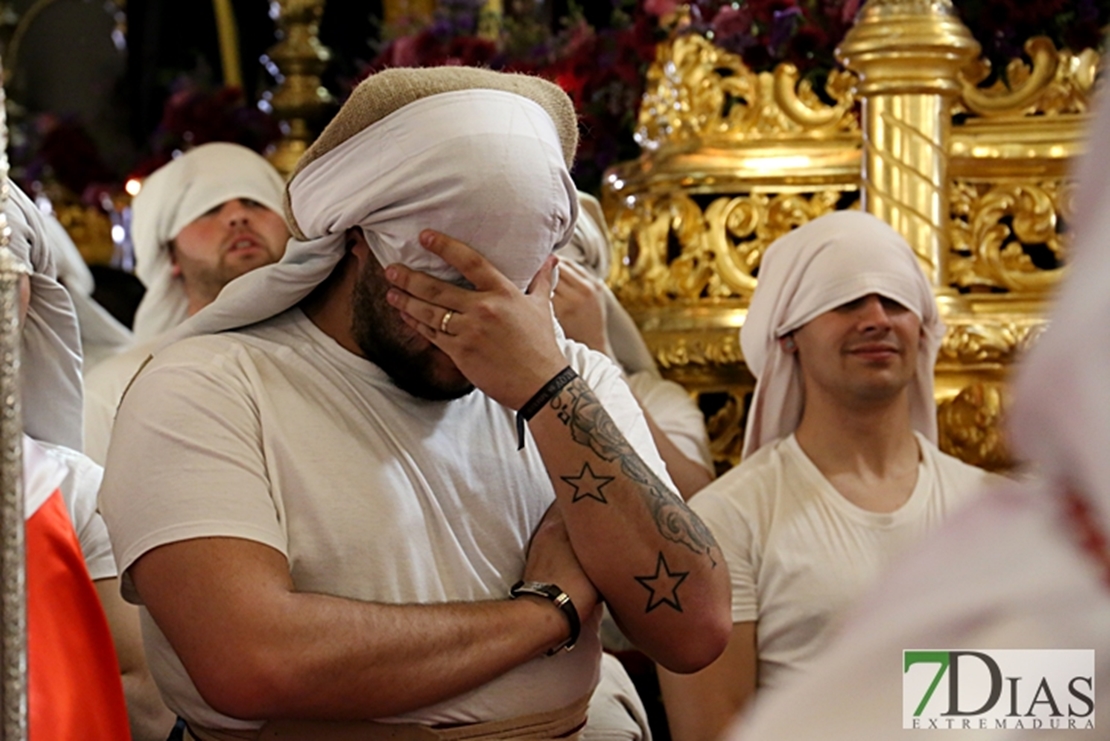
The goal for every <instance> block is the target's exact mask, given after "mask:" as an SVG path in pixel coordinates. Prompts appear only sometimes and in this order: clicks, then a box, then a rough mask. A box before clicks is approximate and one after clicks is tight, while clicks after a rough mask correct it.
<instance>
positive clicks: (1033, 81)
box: [956, 36, 1099, 117]
mask: <svg viewBox="0 0 1110 741" xmlns="http://www.w3.org/2000/svg"><path fill="white" fill-rule="evenodd" d="M1025 53H1026V55H1027V56H1028V57H1029V61H1028V62H1026V61H1025V60H1024V59H1020V58H1019V59H1013V60H1011V61H1010V63H1009V65H1007V67H1006V75H1005V77H1006V82H1003V81H1002V80H997V81H995V83H994V84H993V85H991V86H990V87H989V88H980V87H978V85H979V84H980V83H981V82H982V81H983V80H985V79H986V78H987V76H988V75H989V74H990V71H991V70H990V64H989V63H988V62H987V61H986V60H985V59H982V58H980V59H977V60H975V61H974V62H972V63H971V64H970V65H968V66H967V67H966V68H965V69H964V70H963V72H962V74H961V76H960V87H961V97H962V102H961V104H960V105H958V106H957V108H956V110H957V112H964V111H968V112H971V113H974V114H977V115H980V116H984V117H997V116H1022V115H1033V114H1044V115H1059V114H1069V113H1085V112H1086V111H1087V101H1088V97H1089V96H1090V93H1091V89H1092V88H1093V87H1094V83H1095V77H1096V74H1097V71H1098V62H1099V57H1098V53H1097V52H1095V51H1094V50H1093V49H1086V50H1084V51H1083V52H1081V53H1080V54H1073V53H1072V52H1070V51H1067V50H1062V51H1061V50H1057V49H1056V46H1055V45H1054V44H1053V43H1052V41H1051V40H1050V39H1048V38H1047V37H1044V36H1036V37H1034V38H1031V39H1029V40H1028V41H1026V42H1025ZM1007 83H1008V84H1007Z"/></svg>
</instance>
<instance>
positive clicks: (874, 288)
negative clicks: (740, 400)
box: [740, 211, 944, 457]
mask: <svg viewBox="0 0 1110 741" xmlns="http://www.w3.org/2000/svg"><path fill="white" fill-rule="evenodd" d="M872 293H877V294H879V295H880V296H885V297H887V298H890V299H893V300H895V301H897V302H898V303H900V304H902V305H903V306H905V307H906V308H908V309H909V310H910V311H912V312H913V313H914V314H916V315H917V317H918V319H920V320H921V329H922V339H921V348H920V350H919V352H918V357H917V374H916V376H915V378H914V381H913V383H912V385H911V387H910V418H911V421H912V423H913V426H914V429H916V430H918V431H919V432H921V433H922V434H923V435H925V436H926V437H927V438H929V439H930V440H932V441H933V442H936V439H937V421H936V402H935V400H934V398H933V365H934V364H935V362H936V357H937V350H938V348H939V347H940V341H941V338H942V337H943V336H944V324H943V323H942V322H941V319H940V315H939V312H938V310H937V302H936V299H935V298H934V297H933V292H932V289H931V288H930V286H929V282H928V281H927V280H926V278H925V274H924V273H923V272H922V270H921V266H920V264H919V263H918V261H917V257H916V256H915V255H914V253H913V250H911V249H910V247H909V245H908V244H906V240H905V239H903V238H902V236H901V235H900V234H898V232H896V231H894V229H892V228H891V227H890V226H889V225H888V224H886V223H885V222H883V221H882V220H880V219H878V218H876V217H874V216H871V215H870V214H866V213H863V212H861V211H837V212H835V213H831V214H826V215H825V216H821V217H819V218H817V219H814V220H813V221H811V222H809V223H808V224H805V225H804V226H801V227H799V228H797V229H795V230H794V231H792V232H790V233H789V234H787V235H785V236H783V237H781V238H779V239H777V240H775V242H774V243H773V244H772V245H771V246H770V247H768V248H767V251H766V252H765V253H764V255H763V260H762V262H761V263H760V266H759V282H758V284H757V287H756V290H755V294H754V296H753V297H752V303H751V308H749V309H748V315H747V318H746V319H745V320H744V326H743V328H742V329H741V331H740V345H741V348H742V349H743V352H744V360H745V362H746V363H747V365H748V368H749V369H750V370H751V372H752V374H753V375H754V376H755V377H756V386H755V393H754V394H753V396H752V404H751V409H750V410H749V411H748V424H747V429H746V431H745V437H744V452H743V456H744V457H747V456H748V455H750V454H752V453H754V452H755V451H756V450H758V449H759V448H760V446H762V445H764V444H766V443H769V442H771V441H772V440H774V439H776V438H780V437H785V436H787V435H789V434H791V433H792V432H793V431H794V430H795V428H797V426H798V422H800V421H801V418H802V406H803V404H804V397H803V389H802V377H801V370H800V368H799V366H798V364H797V359H796V357H795V356H794V355H793V354H790V353H786V352H785V351H783V349H782V347H781V346H780V344H779V339H780V338H782V337H785V336H786V335H788V334H790V333H791V332H793V331H794V330H796V329H798V328H799V327H801V326H802V325H804V324H806V323H808V322H809V321H810V320H811V319H814V318H815V317H817V316H818V315H820V314H823V313H825V312H826V311H829V310H830V309H833V308H836V307H837V306H840V305H841V304H845V303H848V302H849V301H854V300H856V299H857V298H861V297H863V296H867V295H869V294H872Z"/></svg>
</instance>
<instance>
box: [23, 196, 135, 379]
mask: <svg viewBox="0 0 1110 741" xmlns="http://www.w3.org/2000/svg"><path fill="white" fill-rule="evenodd" d="M42 221H43V225H44V226H45V227H46V236H47V240H48V243H49V245H50V249H51V251H52V253H53V255H54V264H55V266H56V267H57V271H58V282H60V283H61V284H62V285H63V286H65V287H66V290H67V291H69V297H70V299H72V300H73V309H74V311H75V312H76V313H77V323H78V324H79V325H80V327H81V352H82V354H83V355H84V368H83V369H82V372H83V373H85V374H87V373H88V372H89V369H90V368H92V367H93V366H94V365H96V364H97V363H98V362H100V361H101V360H104V359H105V358H108V357H110V356H112V355H115V354H116V353H118V352H122V351H123V350H125V349H127V348H128V347H129V346H131V344H133V343H134V341H135V337H134V335H133V334H132V333H131V330H130V329H128V328H127V327H125V326H123V324H121V323H120V322H119V320H117V319H116V318H115V317H114V316H112V315H111V314H110V313H108V310H107V309H105V308H104V307H103V306H101V305H100V304H98V303H97V302H96V300H95V299H94V298H93V297H92V294H93V291H94V290H95V289H96V282H95V280H94V279H93V274H92V271H91V270H89V266H88V265H86V264H85V259H84V258H83V257H81V252H80V251H79V250H78V249H77V245H76V244H74V243H73V239H72V238H71V237H70V236H69V233H68V232H66V230H65V227H64V226H62V224H61V222H59V221H58V220H57V219H55V218H54V217H52V216H44V217H43V219H42Z"/></svg>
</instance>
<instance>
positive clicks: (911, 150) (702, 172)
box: [603, 0, 1098, 469]
mask: <svg viewBox="0 0 1110 741" xmlns="http://www.w3.org/2000/svg"><path fill="white" fill-rule="evenodd" d="M680 23H681V21H680ZM1025 49H1026V52H1027V55H1028V60H1020V59H1019V60H1015V61H1013V62H1012V63H1011V64H1010V65H1009V67H1008V69H1007V72H1008V74H1007V79H1008V81H1009V87H1006V86H1004V85H1002V84H1001V83H997V84H995V85H993V86H990V87H984V86H982V85H981V82H982V81H983V80H984V79H986V78H987V74H988V72H989V68H988V67H987V66H986V64H985V63H984V62H982V61H980V60H979V59H978V57H979V45H978V43H977V42H976V41H975V39H973V38H972V37H971V34H970V33H969V32H968V30H967V28H966V27H965V26H964V25H963V24H962V23H961V22H960V20H959V18H958V17H957V15H956V13H955V12H954V10H953V8H952V5H951V3H950V2H949V1H948V0H870V2H868V3H867V4H866V5H865V6H864V7H863V9H862V10H861V11H860V13H859V16H858V17H857V20H856V24H855V26H854V27H853V28H852V30H851V31H850V32H849V33H848V35H847V36H846V37H845V39H844V40H843V42H842V43H841V45H840V47H839V48H838V49H837V54H838V58H839V59H840V61H841V63H842V65H843V68H842V69H838V70H836V71H834V72H833V73H832V74H831V75H830V77H829V80H828V84H827V86H826V89H825V90H823V91H820V94H819V92H818V91H815V90H813V89H812V88H811V86H810V85H809V83H808V82H806V81H801V82H800V81H799V75H798V72H797V70H796V69H795V68H794V67H793V66H792V65H789V64H782V65H780V66H778V67H777V68H776V69H775V70H774V71H773V72H763V73H759V74H756V73H754V72H752V71H751V70H750V69H748V68H747V67H746V66H745V65H744V64H743V63H742V61H741V60H740V58H739V57H738V56H736V55H734V54H731V53H729V52H726V51H723V50H721V49H719V48H717V47H715V46H714V45H713V44H712V43H711V42H709V41H707V40H706V39H705V38H704V37H702V36H699V35H696V34H683V33H680V32H679V33H675V34H674V35H673V36H672V38H671V39H670V40H669V41H667V42H665V43H663V44H661V45H660V47H659V48H658V50H657V56H656V60H655V62H654V64H653V65H652V67H651V69H650V71H649V73H648V78H647V85H646V90H645V94H644V97H643V101H642V106H641V109H640V115H639V123H638V129H637V140H638V141H639V143H640V146H641V148H642V152H643V154H642V156H641V157H640V158H639V159H638V160H635V161H632V162H625V163H622V164H620V165H618V166H617V167H615V168H613V169H611V170H610V171H609V173H608V174H607V178H606V181H605V183H604V186H603V203H604V205H605V208H606V212H607V215H608V217H609V219H610V225H611V230H612V235H613V239H614V249H615V251H616V252H617V257H618V259H616V260H614V268H613V272H612V274H611V275H610V282H611V284H612V286H613V289H614V291H615V292H616V293H617V295H618V297H619V298H620V299H621V301H622V303H624V305H625V306H626V307H627V308H628V309H629V311H630V312H631V313H632V315H633V317H634V318H635V319H636V321H637V322H638V324H639V326H640V328H641V330H642V331H643V333H644V336H645V338H646V340H647V342H648V345H649V347H650V348H651V350H652V352H653V353H654V354H655V357H656V359H657V361H658V362H659V364H660V366H661V367H662V368H663V369H664V373H665V374H666V375H667V376H668V377H670V378H672V379H674V380H676V381H679V382H680V383H682V384H684V385H685V386H686V387H687V388H688V389H689V390H690V392H691V393H692V394H693V395H695V396H696V397H697V398H698V399H699V403H700V404H701V405H702V408H703V409H704V410H705V411H706V413H707V418H708V425H709V429H710V435H711V439H712V443H713V451H714V455H715V457H716V460H717V462H718V466H719V467H720V468H722V469H723V468H727V467H728V466H730V465H734V464H735V463H736V462H737V461H738V460H739V455H740V449H741V443H742V436H743V421H744V411H745V409H746V396H747V395H748V394H750V392H751V389H752V386H753V379H752V377H751V375H750V374H749V373H748V372H747V370H746V369H745V367H744V363H743V357H742V355H741V351H740V346H739V341H738V337H737V333H738V329H739V328H740V326H741V325H742V324H743V321H744V316H745V311H746V307H747V305H748V301H749V299H750V296H751V293H752V290H753V289H754V287H755V284H756V280H757V274H758V267H759V260H760V256H761V255H762V252H763V250H764V249H765V248H766V247H767V246H768V245H769V244H770V243H771V242H772V241H773V240H774V239H775V238H777V237H778V236H780V235H782V234H783V233H785V232H787V231H789V230H790V229H792V228H794V227H796V226H798V225H799V224H802V223H804V222H806V221H808V220H810V219H812V218H814V217H816V216H819V215H821V214H823V213H826V212H829V211H832V210H834V209H843V208H863V209H866V210H867V211H869V212H871V213H874V214H876V215H878V216H880V217H881V218H883V219H885V220H886V221H888V222H889V223H891V224H892V225H893V226H894V227H895V228H897V229H898V230H899V231H901V232H902V233H903V234H904V235H905V236H906V238H907V240H908V241H909V243H910V245H911V246H912V247H913V249H914V251H915V252H916V253H917V255H918V257H919V259H920V260H921V264H922V267H923V268H924V269H925V271H926V274H927V275H928V276H929V278H930V280H931V281H932V283H933V285H934V287H935V291H936V294H937V298H938V301H939V303H940V305H941V308H942V311H943V314H944V317H945V321H946V322H947V324H948V332H947V335H946V337H945V339H944V342H943V346H942V348H941V352H940V356H939V358H938V361H937V401H938V404H939V409H938V415H939V422H940V430H941V447H942V448H943V449H945V450H947V451H948V452H951V453H953V454H955V455H958V456H960V457H961V458H963V459H965V460H967V461H969V462H972V463H975V464H978V465H982V466H985V467H987V468H992V469H997V468H1002V467H1005V466H1006V465H1007V462H1008V454H1007V451H1006V446H1005V443H1004V441H1003V439H1002V436H1001V435H1000V431H999V419H1000V417H1001V415H1002V414H1003V412H1004V410H1005V406H1006V394H1005V390H1004V387H1003V381H1004V380H1005V378H1006V376H1007V373H1008V370H1009V368H1010V366H1011V365H1012V364H1013V363H1014V361H1015V359H1016V357H1017V356H1018V355H1019V354H1020V353H1021V351H1022V350H1023V349H1024V348H1025V347H1027V346H1028V345H1029V344H1030V343H1031V342H1033V341H1034V340H1035V339H1036V337H1037V335H1038V334H1039V333H1040V332H1041V331H1043V329H1044V325H1045V320H1044V318H1043V316H1044V310H1045V301H1046V299H1047V296H1048V294H1049V292H1050V291H1051V289H1052V287H1053V286H1054V285H1055V284H1056V282H1057V280H1058V279H1059V274H1060V271H1061V268H1062V265H1063V258H1062V253H1063V251H1064V247H1065V243H1066V238H1065V236H1064V234H1063V232H1064V225H1065V224H1066V222H1067V218H1068V215H1069V212H1070V202H1071V198H1070V195H1071V194H1070V182H1069V180H1068V178H1067V172H1068V168H1069V163H1070V161H1071V160H1072V159H1073V158H1074V157H1075V156H1076V155H1077V154H1078V153H1079V152H1080V151H1081V150H1082V147H1083V132H1084V127H1085V124H1086V121H1087V115H1086V114H1087V101H1088V97H1089V95H1090V92H1091V89H1092V87H1093V85H1094V81H1095V73H1096V70H1097V66H1098V57H1097V54H1095V53H1094V52H1093V51H1090V50H1087V51H1083V52H1081V53H1079V54H1073V53H1071V52H1068V51H1058V50H1057V49H1056V48H1055V47H1054V45H1053V44H1052V42H1051V41H1049V40H1048V39H1044V38H1035V39H1031V40H1030V41H1029V42H1028V43H1027V44H1026V47H1025Z"/></svg>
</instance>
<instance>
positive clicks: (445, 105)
mask: <svg viewBox="0 0 1110 741" xmlns="http://www.w3.org/2000/svg"><path fill="white" fill-rule="evenodd" d="M576 146H577V122H576V119H575V115H574V108H573V106H572V105H571V102H570V99H569V98H568V97H567V96H566V93H564V92H563V91H562V90H560V89H559V88H558V87H557V86H556V85H554V84H552V83H550V82H547V81H546V80H542V79H540V78H537V77H530V76H527V75H516V74H504V73H499V72H492V71H490V70H482V69H473V68H468V67H435V68H427V69H390V70H385V71H383V72H379V73H377V74H375V75H372V76H370V77H368V78H367V79H366V80H364V81H363V82H362V83H361V84H360V85H359V86H358V87H357V88H355V91H354V92H353V93H352V94H351V97H350V99H349V100H348V101H347V102H346V103H345V104H344V106H343V108H342V109H341V110H340V111H339V113H338V114H337V115H336V117H335V119H333V120H332V122H331V123H330V124H329V125H328V127H327V128H326V129H325V130H324V132H323V133H322V134H321V135H320V138H319V139H317V140H316V142H315V143H314V144H313V145H312V146H311V147H310V148H309V149H308V151H307V152H306V153H305V155H304V156H303V157H302V158H301V161H300V162H299V163H298V164H297V169H296V171H295V172H294V173H293V177H292V178H291V180H290V181H289V184H288V186H287V190H286V218H287V220H288V221H289V226H290V229H291V231H292V232H293V234H294V237H293V238H292V239H290V241H289V245H288V247H287V248H286V251H285V256H284V257H283V258H282V259H281V261H280V262H278V263H275V264H273V265H267V266H265V267H262V268H259V269H257V270H254V271H251V272H250V273H247V274H246V275H243V276H241V277H239V278H237V279H236V280H235V281H233V282H231V283H230V284H228V285H227V286H226V287H225V288H224V290H223V291H222V292H221V293H220V295H219V297H218V298H217V299H216V301H214V302H213V303H212V304H210V305H208V306H207V307H205V308H204V309H202V310H201V311H199V312H198V313H197V314H196V315H195V316H193V317H191V318H190V319H189V321H187V322H185V323H184V324H183V325H181V326H180V327H179V328H178V329H177V330H175V331H173V332H171V333H170V334H169V336H168V337H167V338H166V342H164V343H160V344H162V345H165V344H168V343H169V342H172V341H174V340H176V339H181V338H184V337H189V336H192V335H197V334H208V333H212V332H219V331H223V330H227V329H233V328H236V327H242V326H246V325H248V324H253V323H254V322H258V321H262V320H263V319H267V318H269V317H271V316H275V315H277V314H279V313H281V312H283V311H285V310H286V309H288V308H290V307H292V306H295V305H296V304H297V303H298V302H299V301H300V300H301V299H303V298H305V297H306V296H307V295H308V294H309V293H310V292H311V291H312V289H313V288H315V287H316V286H317V285H318V284H319V283H321V282H322V281H323V280H324V279H325V278H327V277H328V275H329V274H330V273H331V271H332V269H333V268H334V267H335V265H336V264H337V263H338V262H339V260H340V259H341V258H342V257H343V255H344V253H345V238H344V235H345V233H346V231H347V230H348V229H350V228H352V227H356V226H357V227H360V228H361V229H362V231H363V233H364V234H365V235H366V240H367V242H368V243H369V245H370V249H371V251H372V252H373V253H374V255H375V257H377V259H378V260H379V262H381V263H382V265H388V264H390V263H394V262H399V263H403V264H405V265H407V266H409V267H411V268H413V269H415V270H421V271H424V272H427V273H429V274H431V275H434V276H436V277H439V278H443V279H445V280H454V279H456V278H457V277H458V274H457V273H456V271H455V270H454V269H453V268H450V266H448V265H447V264H446V263H445V262H443V261H442V260H441V259H440V258H438V257H436V256H435V255H433V254H431V253H430V252H428V251H426V250H425V249H423V248H422V247H421V246H420V244H419V241H418V237H419V234H420V232H421V230H423V229H435V230H437V231H441V232H443V233H445V234H448V235H450V236H452V237H454V238H456V239H459V240H461V241H463V242H466V243H467V244H469V245H471V246H472V247H474V248H475V249H476V250H478V251H479V252H481V253H482V254H483V255H484V256H485V257H486V258H487V259H488V260H490V261H491V262H492V263H493V264H494V265H495V266H496V267H497V268H498V269H499V270H500V271H501V272H502V273H504V274H505V275H506V276H507V277H508V278H509V279H510V280H512V281H513V283H515V284H516V285H517V286H518V287H520V288H522V289H523V288H526V287H527V286H528V284H529V283H530V282H531V280H532V278H533V277H534V276H535V274H536V272H537V271H538V270H539V268H540V267H541V266H542V265H543V262H544V260H545V259H546V258H547V255H548V254H550V253H551V252H552V251H553V250H554V249H556V248H558V247H560V246H562V245H563V244H565V243H566V242H567V240H569V239H570V235H571V232H572V230H573V228H574V222H575V219H576V218H577V215H578V202H577V199H576V197H575V194H576V190H575V187H574V182H573V180H571V177H570V173H569V167H570V164H571V162H572V161H573V157H574V151H575V148H576Z"/></svg>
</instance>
